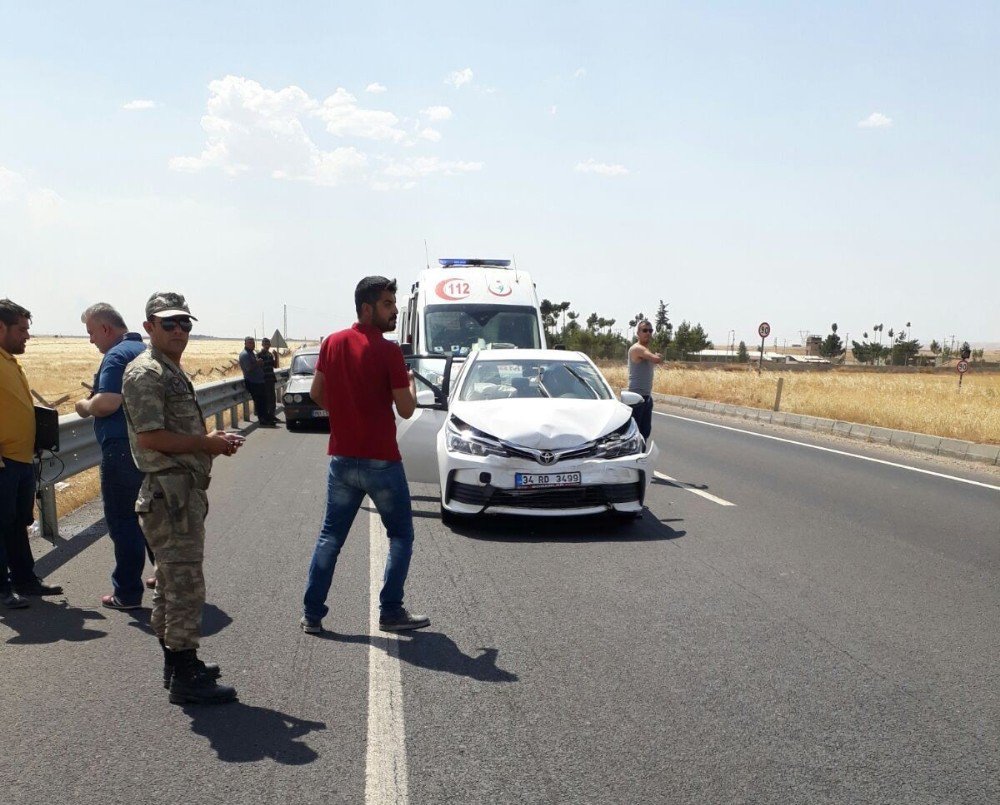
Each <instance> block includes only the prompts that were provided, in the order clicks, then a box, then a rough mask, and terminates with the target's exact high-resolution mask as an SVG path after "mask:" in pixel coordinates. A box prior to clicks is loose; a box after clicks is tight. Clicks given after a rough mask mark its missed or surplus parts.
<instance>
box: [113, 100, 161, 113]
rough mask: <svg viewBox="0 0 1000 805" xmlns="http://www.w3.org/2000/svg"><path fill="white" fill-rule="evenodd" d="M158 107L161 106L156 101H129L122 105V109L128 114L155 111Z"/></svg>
mask: <svg viewBox="0 0 1000 805" xmlns="http://www.w3.org/2000/svg"><path fill="white" fill-rule="evenodd" d="M157 106H159V104H158V103H157V102H156V101H149V100H144V99H136V100H134V101H129V102H128V103H126V104H122V109H124V110H126V111H128V112H142V111H144V110H146V109H155V108H156V107H157Z"/></svg>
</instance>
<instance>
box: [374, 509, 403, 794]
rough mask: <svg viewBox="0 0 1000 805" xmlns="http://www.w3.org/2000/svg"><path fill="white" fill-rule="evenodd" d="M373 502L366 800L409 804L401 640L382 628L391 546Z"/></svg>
mask: <svg viewBox="0 0 1000 805" xmlns="http://www.w3.org/2000/svg"><path fill="white" fill-rule="evenodd" d="M365 502H366V503H367V504H369V505H371V514H370V520H369V526H368V533H369V535H370V536H369V559H368V575H369V584H370V588H371V602H370V604H371V605H370V609H371V619H370V621H369V628H368V631H369V633H370V635H371V642H370V643H369V644H368V753H367V757H366V759H365V805H390V803H391V805H406V803H407V802H408V801H409V793H408V791H407V789H408V785H409V783H408V776H407V768H406V731H405V729H404V727H403V682H402V678H401V675H400V669H399V641H398V640H397V639H396V636H395V635H394V634H392V633H389V632H380V631H379V628H378V595H379V591H380V590H381V589H382V574H383V572H384V570H385V560H386V556H387V555H388V552H389V540H388V538H387V537H386V534H385V526H383V525H382V518H381V517H379V515H378V512H377V511H376V510H375V506H374V504H372V502H371V500H370V499H367V498H366V501H365Z"/></svg>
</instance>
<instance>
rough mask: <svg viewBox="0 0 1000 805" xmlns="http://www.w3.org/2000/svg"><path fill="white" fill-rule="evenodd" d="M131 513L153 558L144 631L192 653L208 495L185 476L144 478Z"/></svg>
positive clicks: (198, 611)
mask: <svg viewBox="0 0 1000 805" xmlns="http://www.w3.org/2000/svg"><path fill="white" fill-rule="evenodd" d="M135 509H136V512H137V513H138V515H139V523H140V525H141V526H142V530H143V533H144V534H145V535H146V541H147V542H149V547H150V548H152V549H153V554H154V555H155V556H156V590H155V591H154V592H153V613H152V616H151V618H150V626H152V628H153V631H154V632H155V633H156V636H157V637H159V638H160V639H162V640H163V641H164V642H165V643H166V645H167V648H169V649H170V650H171V651H184V650H186V649H196V648H198V643H199V638H200V637H201V613H202V608H203V607H204V605H205V574H204V570H203V564H204V559H205V516H206V515H207V514H208V495H207V494H206V493H205V491H204V490H202V489H198V488H195V487H194V481H193V476H190V475H186V474H182V475H166V476H164V475H147V476H146V479H145V480H144V481H143V484H142V489H141V490H140V492H139V497H138V499H137V500H136V503H135Z"/></svg>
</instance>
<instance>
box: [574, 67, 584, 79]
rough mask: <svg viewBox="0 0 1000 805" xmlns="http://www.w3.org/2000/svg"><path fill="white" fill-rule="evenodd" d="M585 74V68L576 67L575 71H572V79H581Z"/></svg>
mask: <svg viewBox="0 0 1000 805" xmlns="http://www.w3.org/2000/svg"><path fill="white" fill-rule="evenodd" d="M586 74H587V68H586V67H577V68H576V70H574V71H573V78H583V77H584V76H585V75H586Z"/></svg>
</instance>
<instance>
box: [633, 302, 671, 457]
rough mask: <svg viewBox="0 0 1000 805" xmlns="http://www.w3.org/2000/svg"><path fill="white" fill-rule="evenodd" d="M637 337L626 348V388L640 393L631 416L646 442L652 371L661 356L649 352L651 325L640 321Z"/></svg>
mask: <svg viewBox="0 0 1000 805" xmlns="http://www.w3.org/2000/svg"><path fill="white" fill-rule="evenodd" d="M636 338H637V339H638V340H637V341H636V342H635V343H634V344H633V345H632V346H630V347H629V348H628V390H629V391H632V392H635V393H636V394H641V395H642V402H641V403H639V404H638V405H633V406H632V418H633V419H634V420H635V424H636V427H638V428H639V433H641V434H642V438H643V439H645V440H646V441H647V442H648V441H649V434H650V432H651V431H652V429H653V371H654V370H655V368H656V364H658V363H663V357H662V356H660V355H657V354H656V353H655V352H651V351H650V349H649V345H650V343H651V342H652V340H653V325H652V324H650V323H649V322H648V321H640V322H639V324H638V326H637V327H636Z"/></svg>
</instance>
